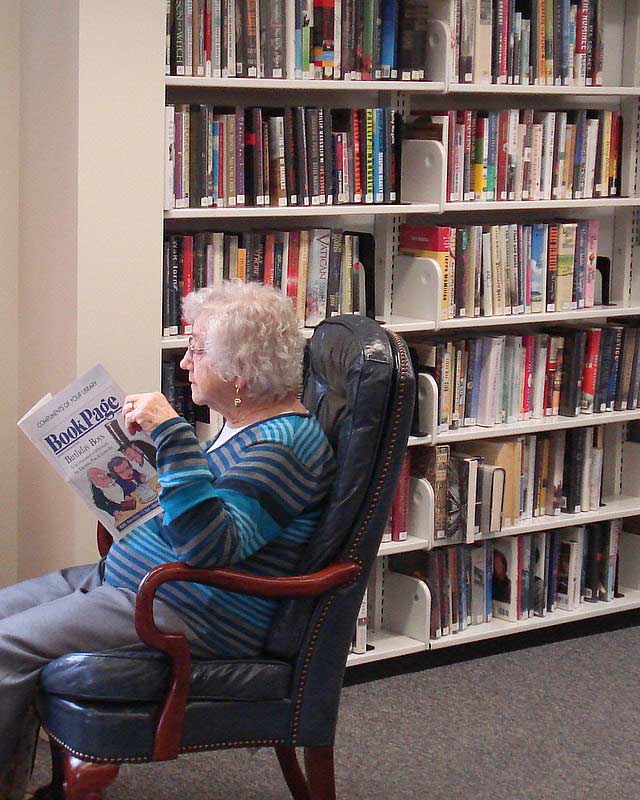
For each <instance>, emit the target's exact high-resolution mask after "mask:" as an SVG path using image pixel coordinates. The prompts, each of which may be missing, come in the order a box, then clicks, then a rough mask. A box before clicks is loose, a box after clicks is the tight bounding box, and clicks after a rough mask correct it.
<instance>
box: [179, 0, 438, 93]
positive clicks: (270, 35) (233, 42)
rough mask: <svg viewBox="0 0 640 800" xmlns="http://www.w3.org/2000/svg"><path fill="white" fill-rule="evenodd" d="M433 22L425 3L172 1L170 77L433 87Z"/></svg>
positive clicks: (412, 0) (376, 0)
mask: <svg viewBox="0 0 640 800" xmlns="http://www.w3.org/2000/svg"><path fill="white" fill-rule="evenodd" d="M401 12H402V13H401ZM429 16H430V14H429V5H428V4H427V3H425V2H423V0H409V1H407V0H404V2H401V0H268V2H267V0H168V2H167V18H166V30H167V35H166V58H165V73H166V74H167V75H189V76H196V77H212V78H220V77H223V78H233V77H238V78H289V79H295V78H299V79H319V80H322V79H333V80H338V79H345V80H377V79H384V78H391V79H394V80H425V78H426V77H428V74H427V72H428V56H427V22H428V19H429Z"/></svg>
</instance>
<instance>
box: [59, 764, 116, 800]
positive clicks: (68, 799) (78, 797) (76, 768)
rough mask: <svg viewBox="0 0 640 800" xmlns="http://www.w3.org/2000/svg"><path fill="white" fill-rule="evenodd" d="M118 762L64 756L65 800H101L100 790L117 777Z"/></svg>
mask: <svg viewBox="0 0 640 800" xmlns="http://www.w3.org/2000/svg"><path fill="white" fill-rule="evenodd" d="M119 770H120V766H119V764H93V763H92V762H90V761H82V760H81V759H79V758H76V757H75V756H71V755H69V754H68V753H67V754H65V756H64V797H65V800H102V792H103V790H104V789H106V788H107V787H108V786H110V785H111V784H112V783H113V782H114V781H115V779H116V778H117V777H118V772H119Z"/></svg>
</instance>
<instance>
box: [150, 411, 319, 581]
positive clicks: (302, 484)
mask: <svg viewBox="0 0 640 800" xmlns="http://www.w3.org/2000/svg"><path fill="white" fill-rule="evenodd" d="M153 437H154V440H155V442H156V445H157V446H158V460H157V465H158V475H159V479H160V484H161V486H162V492H161V495H160V500H161V504H162V508H163V510H164V524H163V538H164V539H165V541H167V542H168V543H169V544H170V545H171V547H172V548H173V550H174V551H175V553H176V557H177V558H178V559H179V560H180V561H183V562H185V563H188V564H190V565H192V566H214V565H218V566H223V565H228V564H234V563H237V562H239V561H243V560H244V559H246V558H248V557H249V556H251V555H253V554H254V553H256V552H257V551H258V550H260V549H261V548H262V547H264V546H265V545H266V544H267V543H268V542H270V541H272V540H273V539H275V538H277V537H278V536H280V535H281V534H282V533H283V531H284V530H285V529H286V528H287V526H288V525H290V523H291V522H292V521H293V520H295V519H296V518H297V517H298V516H299V515H300V514H301V513H302V512H303V511H305V510H310V509H312V508H313V506H314V505H315V504H317V503H319V501H320V499H321V498H322V496H323V495H324V494H325V493H326V490H327V487H326V486H325V485H324V483H325V482H324V481H322V480H320V481H318V477H319V476H318V475H317V474H315V470H314V468H313V466H309V465H308V464H306V463H304V462H303V461H302V460H301V459H299V458H298V457H297V456H296V455H295V454H294V452H293V451H292V449H291V447H289V446H288V445H287V444H285V443H283V442H276V441H268V442H265V441H261V442H256V443H254V444H252V445H250V446H248V447H246V449H244V450H243V451H242V452H241V454H240V456H239V458H238V459H237V461H236V462H235V463H234V464H233V466H231V467H230V468H229V469H228V470H226V471H225V472H224V473H223V474H222V476H221V477H219V478H218V479H217V480H216V479H215V477H214V475H213V473H212V472H211V470H210V468H209V465H208V463H207V461H206V459H205V458H204V456H203V454H202V452H201V450H200V446H199V444H198V441H197V439H196V437H195V434H194V433H193V429H192V428H191V426H190V425H189V424H188V423H187V422H185V421H184V420H181V419H174V420H170V421H168V422H167V423H164V424H163V425H162V426H160V427H159V428H158V429H156V431H154V434H153Z"/></svg>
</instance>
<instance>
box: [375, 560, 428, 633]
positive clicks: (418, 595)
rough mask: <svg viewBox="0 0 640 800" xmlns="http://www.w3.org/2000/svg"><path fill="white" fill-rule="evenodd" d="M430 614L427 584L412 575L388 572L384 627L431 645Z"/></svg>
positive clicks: (386, 576) (385, 581) (385, 591)
mask: <svg viewBox="0 0 640 800" xmlns="http://www.w3.org/2000/svg"><path fill="white" fill-rule="evenodd" d="M430 617H431V594H430V593H429V587H428V586H427V584H426V583H424V582H423V581H421V580H418V579H417V578H412V577H411V576H410V575H402V574H400V573H399V572H391V571H388V572H387V573H386V575H385V578H384V627H385V628H386V629H387V630H389V631H392V632H393V633H397V634H399V635H400V636H408V637H409V638H410V639H416V640H417V641H419V642H424V643H425V645H427V644H428V643H429V620H430Z"/></svg>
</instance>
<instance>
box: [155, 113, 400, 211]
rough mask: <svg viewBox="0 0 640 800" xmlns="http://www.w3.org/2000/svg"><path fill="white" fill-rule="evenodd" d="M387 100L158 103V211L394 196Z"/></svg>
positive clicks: (395, 126) (395, 152)
mask: <svg viewBox="0 0 640 800" xmlns="http://www.w3.org/2000/svg"><path fill="white" fill-rule="evenodd" d="M400 119H401V118H400V115H399V114H398V113H397V112H394V111H392V110H391V109H389V108H361V109H335V108H334V109H332V108H310V107H301V106H296V107H289V108H281V109H273V108H241V107H239V106H236V107H233V108H224V107H214V106H211V105H206V104H185V103H178V104H169V105H167V106H166V107H165V199H164V205H165V210H171V209H174V208H208V207H217V208H226V207H238V206H257V207H260V206H276V207H286V206H316V205H332V204H344V203H394V202H396V200H397V199H398V197H399V194H398V181H399V166H400V146H401V140H400V127H399V126H400Z"/></svg>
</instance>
